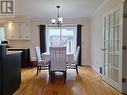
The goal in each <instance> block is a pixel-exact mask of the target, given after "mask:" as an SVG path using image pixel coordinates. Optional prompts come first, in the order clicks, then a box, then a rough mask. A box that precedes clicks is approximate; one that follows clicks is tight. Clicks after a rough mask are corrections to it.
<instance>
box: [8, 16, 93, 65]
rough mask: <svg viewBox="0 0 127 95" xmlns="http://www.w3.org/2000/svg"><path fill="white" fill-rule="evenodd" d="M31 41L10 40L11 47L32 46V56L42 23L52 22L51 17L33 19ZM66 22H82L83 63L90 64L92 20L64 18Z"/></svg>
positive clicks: (37, 42) (37, 43)
mask: <svg viewBox="0 0 127 95" xmlns="http://www.w3.org/2000/svg"><path fill="white" fill-rule="evenodd" d="M30 22H31V40H30V41H9V43H10V46H11V47H15V48H24V47H25V48H26V47H27V48H30V53H31V57H34V56H35V53H34V47H35V46H38V45H39V27H38V25H40V24H51V22H50V19H31V20H30ZM64 24H75V25H77V24H82V25H84V26H83V27H82V65H90V60H91V59H90V58H91V57H90V20H89V19H88V18H77V19H64Z"/></svg>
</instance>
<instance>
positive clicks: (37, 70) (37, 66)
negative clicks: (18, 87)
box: [36, 66, 38, 75]
mask: <svg viewBox="0 0 127 95" xmlns="http://www.w3.org/2000/svg"><path fill="white" fill-rule="evenodd" d="M36 75H38V66H37V74H36Z"/></svg>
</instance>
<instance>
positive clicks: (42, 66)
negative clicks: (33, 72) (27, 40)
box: [35, 46, 50, 75]
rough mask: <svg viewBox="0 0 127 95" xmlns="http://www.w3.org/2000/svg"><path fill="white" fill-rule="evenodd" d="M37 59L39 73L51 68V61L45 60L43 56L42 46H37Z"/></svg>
mask: <svg viewBox="0 0 127 95" xmlns="http://www.w3.org/2000/svg"><path fill="white" fill-rule="evenodd" d="M35 54H36V61H37V64H36V66H37V75H38V72H40V71H41V70H49V68H50V67H49V66H50V65H49V62H45V61H44V60H43V59H42V57H41V52H40V47H39V46H36V47H35ZM49 73H50V72H49Z"/></svg>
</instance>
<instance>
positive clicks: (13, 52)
mask: <svg viewBox="0 0 127 95" xmlns="http://www.w3.org/2000/svg"><path fill="white" fill-rule="evenodd" d="M21 52H22V51H7V55H9V54H16V53H21Z"/></svg>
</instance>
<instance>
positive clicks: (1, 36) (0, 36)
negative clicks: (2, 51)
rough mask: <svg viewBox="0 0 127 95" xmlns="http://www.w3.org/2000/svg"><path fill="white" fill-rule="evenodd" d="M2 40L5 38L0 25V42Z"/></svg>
mask: <svg viewBox="0 0 127 95" xmlns="http://www.w3.org/2000/svg"><path fill="white" fill-rule="evenodd" d="M2 40H5V30H4V27H1V26H0V43H1V41H2Z"/></svg>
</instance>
